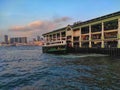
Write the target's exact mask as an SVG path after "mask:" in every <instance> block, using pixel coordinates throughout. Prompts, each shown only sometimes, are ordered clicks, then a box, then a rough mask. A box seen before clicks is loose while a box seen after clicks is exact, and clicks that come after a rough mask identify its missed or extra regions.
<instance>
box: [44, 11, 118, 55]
mask: <svg viewBox="0 0 120 90" xmlns="http://www.w3.org/2000/svg"><path fill="white" fill-rule="evenodd" d="M43 37H44V39H45V45H44V46H43V52H44V53H56V52H60V53H63V52H67V53H69V52H72V53H74V52H78V53H100V54H109V55H118V56H120V11H118V12H115V13H111V14H108V15H104V16H101V17H97V18H94V19H91V20H87V21H83V22H75V23H73V25H67V26H66V27H63V28H60V29H57V30H53V31H51V32H48V33H45V34H43Z"/></svg>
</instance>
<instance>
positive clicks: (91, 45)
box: [89, 25, 92, 48]
mask: <svg viewBox="0 0 120 90" xmlns="http://www.w3.org/2000/svg"><path fill="white" fill-rule="evenodd" d="M91 47H92V45H91V25H89V48H91Z"/></svg>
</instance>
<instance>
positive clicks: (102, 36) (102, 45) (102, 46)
mask: <svg viewBox="0 0 120 90" xmlns="http://www.w3.org/2000/svg"><path fill="white" fill-rule="evenodd" d="M101 40H102V43H101V48H104V23H103V22H102V34H101Z"/></svg>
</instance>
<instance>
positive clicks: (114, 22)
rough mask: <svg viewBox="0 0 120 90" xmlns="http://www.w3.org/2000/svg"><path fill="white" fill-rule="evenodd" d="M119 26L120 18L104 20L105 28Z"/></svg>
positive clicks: (111, 28) (109, 28) (110, 28)
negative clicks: (119, 19)
mask: <svg viewBox="0 0 120 90" xmlns="http://www.w3.org/2000/svg"><path fill="white" fill-rule="evenodd" d="M117 28H118V19H115V20H111V21H107V22H104V30H113V29H117Z"/></svg>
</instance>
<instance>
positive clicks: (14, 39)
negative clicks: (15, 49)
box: [10, 37, 27, 44]
mask: <svg viewBox="0 0 120 90" xmlns="http://www.w3.org/2000/svg"><path fill="white" fill-rule="evenodd" d="M10 43H11V44H15V43H27V37H12V38H10Z"/></svg>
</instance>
